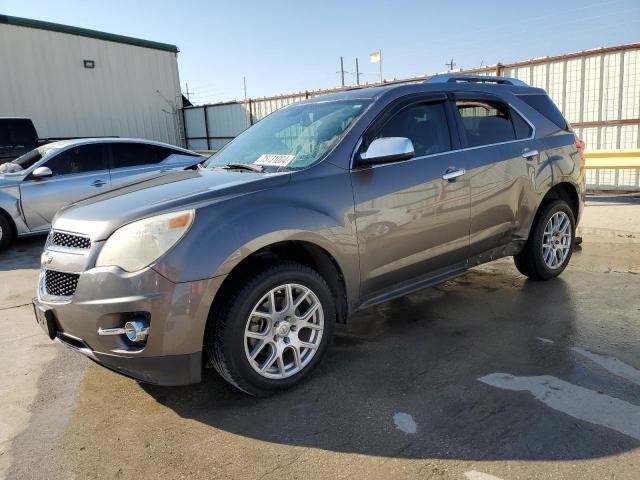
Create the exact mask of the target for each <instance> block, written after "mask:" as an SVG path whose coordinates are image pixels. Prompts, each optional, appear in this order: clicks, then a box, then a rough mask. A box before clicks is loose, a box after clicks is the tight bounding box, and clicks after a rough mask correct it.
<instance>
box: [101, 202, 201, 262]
mask: <svg viewBox="0 0 640 480" xmlns="http://www.w3.org/2000/svg"><path fill="white" fill-rule="evenodd" d="M194 217H195V211H193V210H186V211H182V212H173V213H166V214H163V215H157V216H155V217H149V218H145V219H143V220H138V221H137V222H133V223H130V224H129V225H125V226H124V227H121V228H119V229H118V230H116V231H115V232H114V233H113V234H112V235H111V236H110V237H109V239H108V240H107V242H106V243H105V245H104V247H103V248H102V251H101V252H100V255H99V256H98V261H97V262H96V267H106V266H118V267H120V268H122V269H123V270H126V271H128V272H135V271H136V270H140V269H142V268H144V267H146V266H148V265H150V264H151V263H153V262H154V261H156V260H157V259H158V258H160V257H161V256H162V255H164V254H165V253H167V251H169V249H170V248H171V247H173V246H174V245H175V244H176V243H178V241H179V240H180V239H181V238H182V237H183V236H184V234H185V233H187V231H188V230H189V227H191V224H192V223H193V219H194Z"/></svg>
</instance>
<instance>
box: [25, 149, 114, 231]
mask: <svg viewBox="0 0 640 480" xmlns="http://www.w3.org/2000/svg"><path fill="white" fill-rule="evenodd" d="M106 164H107V163H106V158H105V152H104V147H103V145H102V144H98V143H96V144H88V145H80V146H77V147H72V148H68V149H66V150H63V151H62V152H60V153H58V154H56V155H55V156H53V157H51V158H50V159H49V160H47V161H46V162H45V163H44V164H43V165H42V166H46V167H49V168H50V169H51V171H52V172H53V176H51V177H49V178H42V179H39V180H37V179H35V178H33V177H32V176H31V175H29V176H28V177H27V178H26V179H25V180H24V181H23V182H22V183H21V184H20V200H21V203H22V210H23V212H24V216H25V220H26V222H27V226H28V227H29V229H30V230H31V231H40V230H46V229H48V228H49V227H50V224H51V220H52V219H53V216H54V215H55V214H56V212H57V211H58V210H60V209H61V208H62V207H66V206H67V205H69V204H71V203H73V202H77V201H79V200H82V199H84V198H87V197H91V196H93V195H97V194H99V193H102V192H103V191H106V190H108V189H109V188H110V186H111V181H110V178H109V170H108V169H107V168H106Z"/></svg>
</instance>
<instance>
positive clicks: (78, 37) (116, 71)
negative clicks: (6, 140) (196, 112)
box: [0, 15, 183, 145]
mask: <svg viewBox="0 0 640 480" xmlns="http://www.w3.org/2000/svg"><path fill="white" fill-rule="evenodd" d="M177 54H178V48H177V47H176V46H175V45H169V44H165V43H158V42H151V41H147V40H141V39H137V38H131V37H124V36H121V35H114V34H110V33H104V32H98V31H94V30H87V29H84V28H77V27H71V26H67V25H59V24H55V23H49V22H42V21H38V20H30V19H26V18H18V17H9V16H5V15H0V65H2V67H0V117H12V116H18V117H30V118H31V119H32V120H33V122H34V124H35V126H36V129H37V130H38V134H39V136H40V137H42V138H51V137H90V136H120V137H138V138H145V139H150V140H158V141H163V142H167V143H171V144H174V145H181V144H182V143H183V135H182V126H181V115H180V109H181V108H182V96H181V93H180V81H179V78H178V62H177Z"/></svg>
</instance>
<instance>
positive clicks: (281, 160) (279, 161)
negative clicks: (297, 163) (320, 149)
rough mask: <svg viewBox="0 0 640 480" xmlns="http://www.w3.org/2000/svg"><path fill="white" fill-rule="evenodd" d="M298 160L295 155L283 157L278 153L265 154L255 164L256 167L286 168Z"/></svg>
mask: <svg viewBox="0 0 640 480" xmlns="http://www.w3.org/2000/svg"><path fill="white" fill-rule="evenodd" d="M295 158H296V156H295V155H282V154H278V153H263V154H262V155H260V156H259V157H258V159H257V160H256V161H255V162H253V164H254V165H269V166H272V167H286V166H287V165H289V164H290V163H291V162H293V160H294V159H295Z"/></svg>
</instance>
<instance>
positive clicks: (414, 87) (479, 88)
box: [291, 75, 545, 105]
mask: <svg viewBox="0 0 640 480" xmlns="http://www.w3.org/2000/svg"><path fill="white" fill-rule="evenodd" d="M446 77H449V76H446V75H443V76H441V77H433V80H434V81H429V80H426V81H422V82H414V83H398V84H391V85H386V86H383V87H368V88H360V89H352V90H343V91H340V92H336V93H327V94H325V95H318V96H316V97H311V98H309V99H308V100H303V101H301V102H297V103H292V104H291V105H301V104H309V103H318V102H327V101H333V100H356V99H369V100H377V99H378V98H380V97H381V96H382V95H384V94H386V93H389V92H392V91H393V92H402V93H406V94H410V93H427V92H449V91H473V92H485V93H494V94H496V93H500V92H504V91H505V90H507V91H509V92H511V93H514V94H522V93H545V92H544V90H542V89H540V88H536V87H531V86H529V85H526V84H523V83H522V82H520V81H518V80H515V79H509V78H507V77H486V78H487V79H488V78H497V79H498V80H512V81H514V83H515V82H517V83H516V84H509V83H483V82H479V81H460V82H446V81H442V80H446ZM450 77H453V78H455V79H458V78H459V79H464V78H466V77H468V78H470V79H474V78H476V77H475V76H473V75H471V76H469V75H451V76H450Z"/></svg>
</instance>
